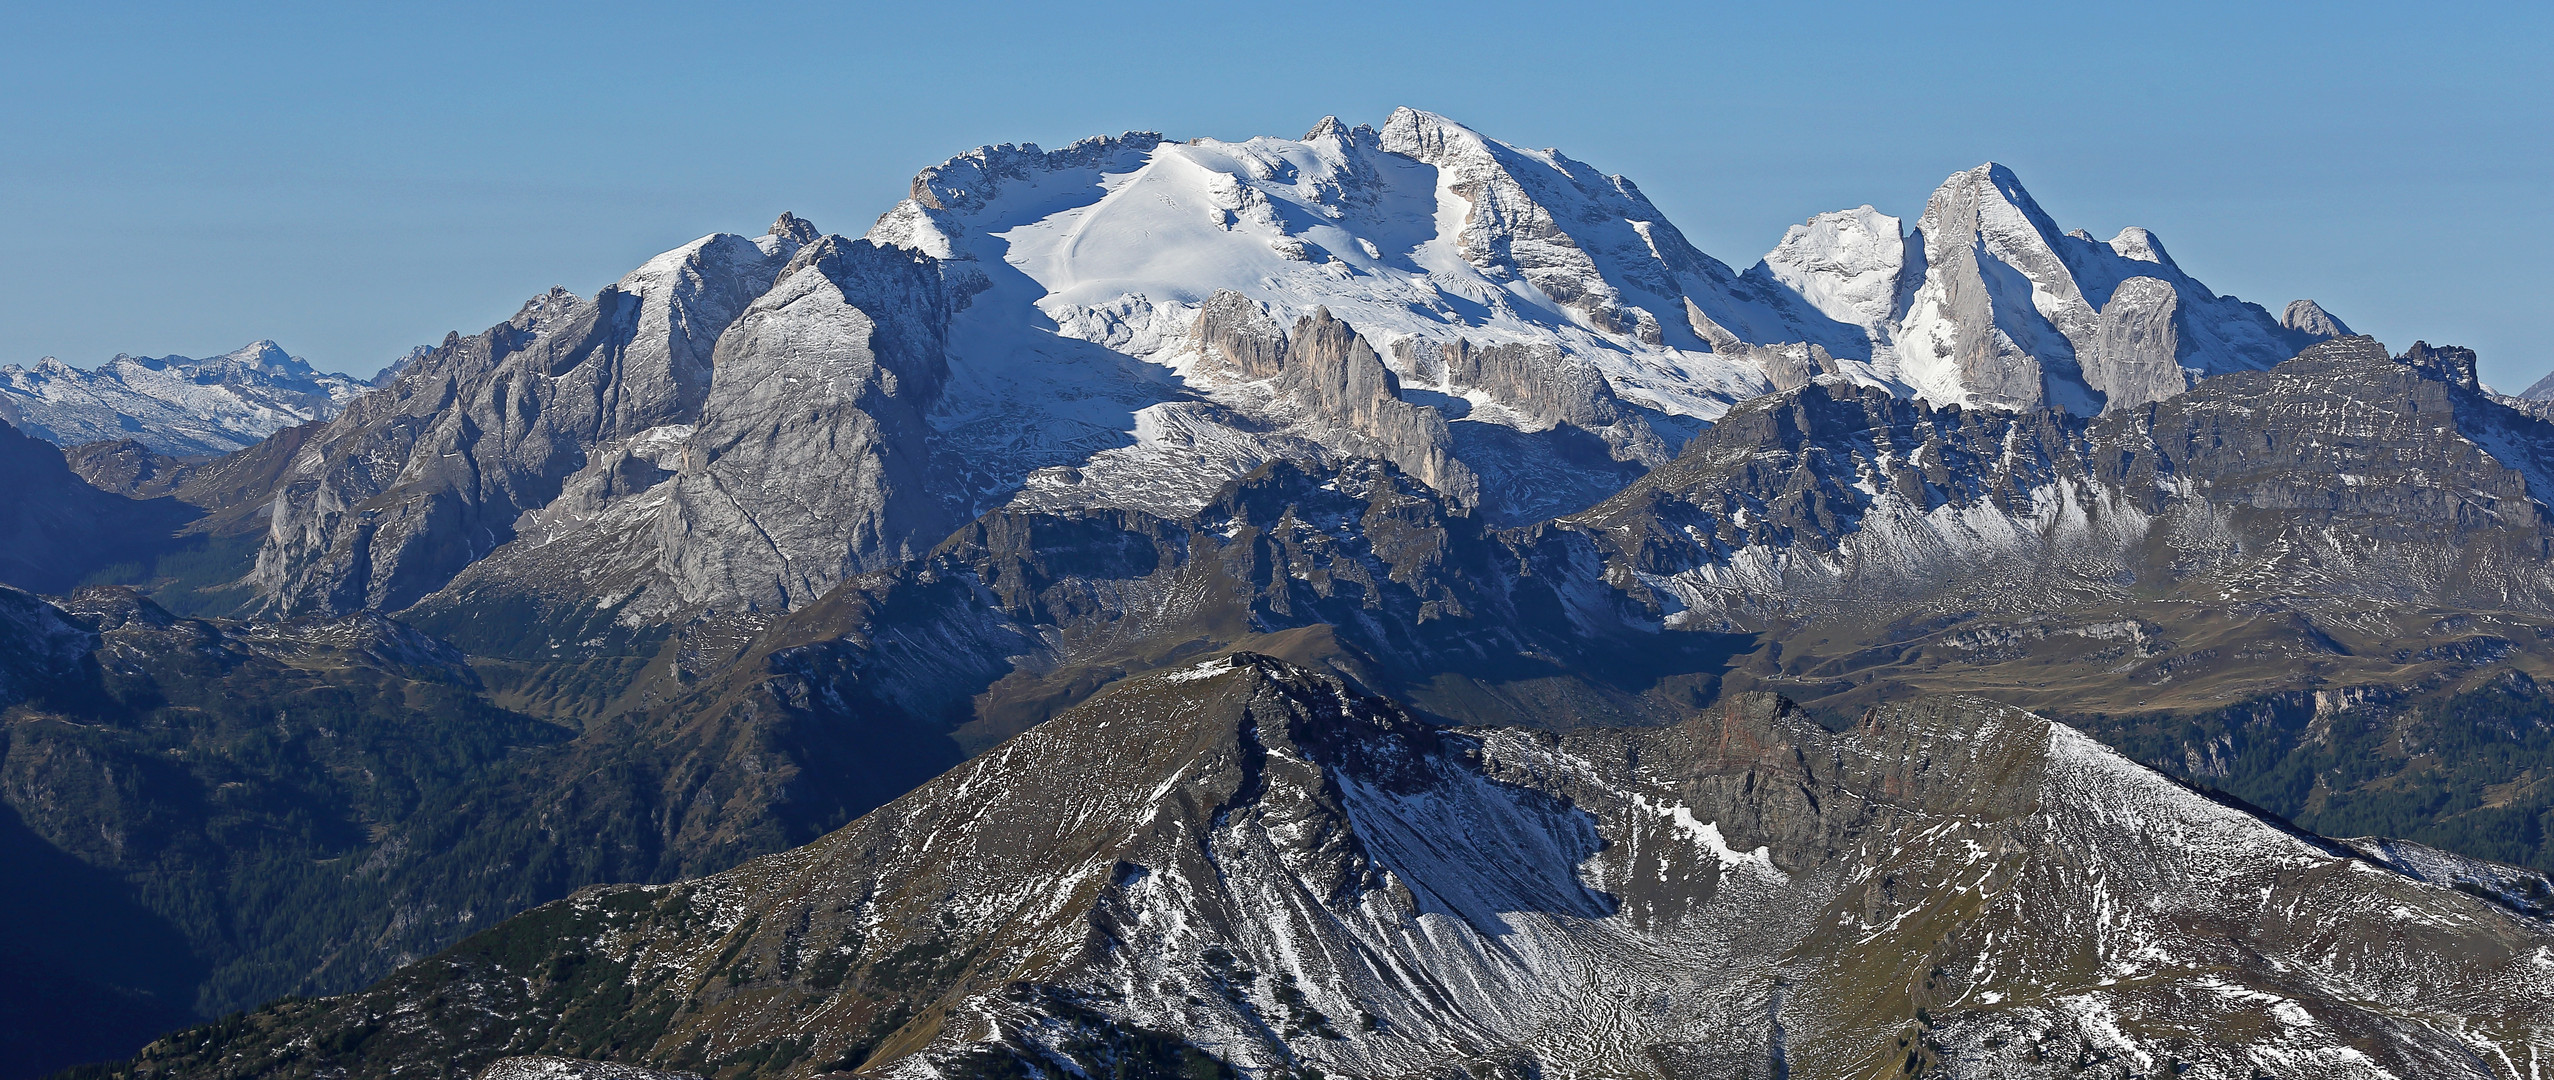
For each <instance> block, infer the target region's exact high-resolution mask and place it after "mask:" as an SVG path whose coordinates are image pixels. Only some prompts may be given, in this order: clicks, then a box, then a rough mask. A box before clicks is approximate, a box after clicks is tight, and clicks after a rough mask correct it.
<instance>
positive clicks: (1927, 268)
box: [1748, 162, 2350, 415]
mask: <svg viewBox="0 0 2554 1080" xmlns="http://www.w3.org/2000/svg"><path fill="white" fill-rule="evenodd" d="M1902 229H1903V226H1902V224H1901V222H1900V221H1899V219H1897V218H1894V217H1890V216H1888V215H1886V214H1881V213H1879V212H1877V211H1874V210H1873V209H1872V208H1871V207H1869V206H1863V207H1860V208H1858V209H1854V210H1841V211H1836V212H1833V213H1827V214H1820V215H1818V216H1817V217H1813V218H1811V219H1809V221H1808V222H1806V223H1804V224H1800V225H1795V226H1792V228H1791V230H1790V232H1788V233H1787V234H1785V235H1784V237H1783V240H1782V243H1781V244H1779V245H1777V246H1776V247H1775V248H1774V250H1773V251H1772V252H1771V253H1769V254H1767V255H1766V256H1765V258H1764V261H1762V262H1760V263H1758V264H1756V266H1755V267H1753V268H1751V269H1750V270H1749V271H1748V278H1749V279H1750V280H1753V281H1757V282H1761V283H1764V284H1767V285H1771V286H1778V287H1780V288H1781V289H1782V290H1785V291H1788V292H1790V293H1791V294H1792V295H1794V296H1797V297H1798V298H1800V300H1801V301H1802V302H1804V303H1806V304H1808V305H1809V306H1810V307H1812V308H1815V309H1816V310H1817V311H1818V312H1819V313H1821V314H1823V315H1825V316H1827V317H1828V318H1831V319H1835V320H1837V321H1839V322H1844V323H1850V324H1852V325H1853V326H1855V327H1858V328H1860V330H1861V331H1862V332H1863V334H1864V335H1866V339H1865V340H1864V341H1862V342H1859V343H1855V344H1850V345H1843V346H1839V345H1836V344H1833V343H1830V344H1828V348H1829V349H1830V350H1831V351H1833V352H1834V353H1835V355H1836V356H1837V357H1839V358H1841V359H1843V360H1844V361H1845V362H1844V363H1842V364H1841V365H1840V366H1842V367H1843V368H1844V369H1845V370H1846V371H1848V372H1849V373H1850V374H1852V375H1854V376H1855V377H1857V378H1858V379H1863V380H1867V381H1872V382H1876V383H1878V384H1880V385H1884V386H1889V387H1891V388H1893V389H1896V390H1898V391H1900V392H1902V393H1911V394H1914V395H1916V396H1919V397H1922V398H1924V399H1926V400H1928V401H1931V402H1933V403H1935V404H1955V403H1959V404H1965V403H1972V402H1974V403H1980V404H1992V405H2002V406H2006V407H2014V406H2027V405H2056V406H2060V407H2063V408H2065V409H2067V410H2069V411H2071V412H2075V413H2079V414H2087V415H2089V414H2092V413H2097V412H2102V411H2105V410H2113V409H2122V408H2129V407H2133V406H2137V405H2143V404H2146V403H2148V402H2152V401H2158V400H2161V399H2163V398H2166V397H2170V396H2172V395H2174V394H2176V393H2179V392H2181V391H2182V390H2185V389H2188V388H2189V387H2190V385H2191V384H2192V383H2193V382H2195V381H2197V380H2198V379H2201V378H2205V377H2207V376H2210V375H2217V374H2222V373H2225V372H2229V371H2257V370H2261V369H2264V368H2267V367H2269V366H2270V365H2272V364H2276V363H2278V362H2279V361H2282V360H2285V359H2287V358H2289V357H2291V356H2294V355H2296V354H2297V352H2298V351H2299V350H2301V349H2303V348H2305V347H2306V346H2308V345H2312V344H2314V343H2315V342H2317V341H2322V340H2327V339H2330V338H2334V337H2341V336H2346V335H2347V334H2349V333H2350V330H2349V327H2347V326H2345V325H2343V324H2342V323H2341V321H2340V320H2338V319H2335V318H2333V317H2332V316H2331V315H2330V314H2328V313H2326V312H2325V311H2324V310H2323V309H2322V308H2321V307H2320V306H2317V305H2316V304H2315V303H2314V301H2311V300H2300V301H2296V302H2294V303H2292V304H2290V305H2288V308H2287V311H2286V314H2285V315H2284V317H2274V316H2272V315H2271V314H2270V313H2269V312H2268V311H2265V310H2263V309H2262V308H2261V307H2260V306H2258V305H2255V304H2250V303H2246V302H2243V301H2240V300H2237V299H2235V298H2234V297H2231V296H2220V295H2218V294H2217V293H2216V292H2215V291H2213V290H2211V289H2209V288H2208V287H2207V286H2206V285H2203V284H2201V283H2200V282H2199V281H2197V280H2196V279H2194V278H2192V277H2191V276H2190V275H2189V274H2187V273H2184V272H2183V271H2182V269H2181V267H2179V266H2177V265H2175V264H2174V262H2173V259H2172V256H2171V255H2169V254H2167V253H2166V252H2165V251H2164V245H2163V243H2162V242H2161V241H2159V240H2157V239H2155V236H2154V234H2152V233H2149V232H2147V231H2146V230H2144V229H2140V228H2136V227H2134V226H2132V227H2129V228H2126V229H2122V230H2120V232H2119V235H2117V236H2114V237H2112V238H2111V239H2110V240H2108V241H2100V240H2096V239H2094V238H2093V237H2092V235H2091V234H2089V233H2086V232H2084V231H2083V230H2081V229H2078V230H2075V231H2073V232H2061V231H2059V229H2058V227H2057V223H2056V222H2055V221H2053V220H2051V219H2050V217H2049V215H2048V213H2047V212H2046V211H2043V210H2041V209H2040V206H2039V204H2038V203H2037V202H2035V201H2033V200H2032V198H2031V195H2030V193H2029V192H2027V191H2024V190H2023V189H2022V182H2021V180H2020V179H2019V178H2018V177H2016V176H2014V175H2013V172H2012V170H2010V169H2007V168H2005V167H2004V166H2001V165H1997V164H1994V163H1991V162H1990V163H1988V164H1985V165H1980V166H1978V167H1977V168H1974V169H1970V170H1968V171H1966V172H1962V173H1959V174H1956V175H1954V176H1952V177H1951V178H1950V179H1948V180H1946V181H1944V182H1943V184H1942V187H1941V188H1940V189H1938V190H1936V191H1935V192H1934V193H1933V197H1932V198H1931V199H1930V200H1928V201H1927V203H1926V204H1925V210H1924V216H1923V218H1922V219H1920V220H1919V221H1918V222H1917V224H1916V228H1915V230H1914V232H1912V233H1904V232H1902Z"/></svg>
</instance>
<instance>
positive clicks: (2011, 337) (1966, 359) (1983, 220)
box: [1907, 166, 2093, 407]
mask: <svg viewBox="0 0 2554 1080" xmlns="http://www.w3.org/2000/svg"><path fill="white" fill-rule="evenodd" d="M1916 231H1917V232H1918V233H1919V234H1921V235H1922V236H1923V237H1924V257H1925V268H1926V269H1925V278H1924V285H1923V286H1922V287H1921V288H1920V289H1919V290H1918V291H1917V292H1916V295H1915V300H1914V302H1913V304H1912V305H1911V309H1910V312H1909V314H1908V322H1909V323H1910V324H1911V325H1916V326H1922V327H1924V329H1925V331H1926V332H1925V333H1923V334H1921V335H1919V336H1917V338H1916V340H1914V341H1911V342H1909V343H1908V345H1907V347H1908V348H1911V349H1912V348H1924V349H1930V350H1931V351H1932V353H1933V355H1934V357H1935V358H1936V359H1937V360H1940V361H1943V362H1946V363H1947V364H1948V365H1949V366H1950V368H1951V370H1952V371H1954V372H1956V374H1957V383H1958V385H1959V386H1961V387H1963V388H1965V389H1966V391H1967V393H1968V395H1969V398H1970V400H1974V401H1978V402H1982V403H1985V404H1991V405H2002V406H2006V407H2015V406H2028V405H2039V404H2042V403H2043V402H2046V401H2048V400H2049V393H2048V388H2047V387H2046V386H2045V385H2043V383H2044V379H2045V377H2046V376H2047V375H2048V374H2049V373H2050V372H2051V371H2052V370H2054V372H2055V373H2056V375H2057V377H2058V378H2059V379H2061V380H2071V378H2072V377H2073V376H2074V374H2075V372H2074V370H2073V369H2074V367H2075V363H2074V361H2075V352H2076V350H2075V342H2076V341H2077V340H2078V339H2084V338H2090V337H2091V336H2092V330H2093V318H2092V315H2093V312H2092V309H2091V308H2090V306H2089V305H2087V304H2086V303H2085V301H2084V296H2083V293H2082V292H2081V291H2080V290H2079V289H2078V288H2077V287H2076V286H2075V283H2074V279H2073V276H2072V275H2070V274H2068V273H2067V272H2066V271H2067V268H2066V264H2065V262H2064V260H2062V259H2060V258H2059V257H2058V255H2057V252H2056V250H2055V249H2054V248H2053V246H2052V244H2051V238H2053V237H2056V236H2058V235H2059V233H2058V230H2057V226H2056V224H2055V223H2053V222H2051V221H2050V220H2049V218H2048V215H2047V214H2046V213H2044V212H2042V211H2041V210H2040V207H2039V204H2038V203H2035V202H2033V201H2031V198H2030V196H2029V194H2028V193H2026V192H2024V191H2023V190H2022V187H2021V182H2020V181H2019V180H2017V179H2015V178H2014V176H2013V174H2012V173H2011V172H2009V171H2007V170H2005V169H2004V168H2003V167H2001V166H1980V167H1978V168H1976V169H1972V170H1970V171H1968V172H1965V173H1961V174H1959V175H1956V176H1953V177H1952V178H1951V179H1950V180H1949V181H1947V182H1945V183H1944V184H1943V185H1942V187H1941V188H1940V189H1939V190H1937V191H1935V192H1934V193H1933V198H1932V199H1931V200H1930V201H1929V202H1927V203H1926V204H1925V208H1924V218H1923V219H1922V220H1921V221H1919V222H1918V223H1917V225H1916ZM2042 289H2047V290H2048V291H2049V293H2050V295H2049V298H2048V300H2047V301H2045V303H2046V304H2047V305H2048V309H2049V310H2045V311H2044V310H2043V309H2042V308H2041V306H2040V305H2041V303H2042V301H2041V300H2040V297H2039V295H2038V294H2039V293H2040V291H2041V290H2042ZM2061 385H2063V383H2061Z"/></svg>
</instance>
